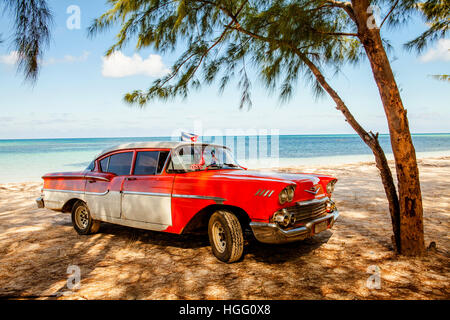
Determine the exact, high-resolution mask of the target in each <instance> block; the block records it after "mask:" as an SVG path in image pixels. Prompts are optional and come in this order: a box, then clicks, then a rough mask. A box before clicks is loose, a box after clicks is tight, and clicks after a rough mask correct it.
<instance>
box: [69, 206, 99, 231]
mask: <svg viewBox="0 0 450 320" xmlns="http://www.w3.org/2000/svg"><path fill="white" fill-rule="evenodd" d="M72 224H73V227H74V229H75V230H76V231H77V232H78V234H82V235H86V234H93V233H96V232H97V231H98V229H99V228H100V221H98V220H94V219H92V216H91V213H90V211H89V208H88V206H87V204H86V203H84V202H83V201H78V202H76V203H75V205H74V206H73V208H72Z"/></svg>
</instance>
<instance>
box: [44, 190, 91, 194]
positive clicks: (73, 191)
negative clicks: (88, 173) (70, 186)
mask: <svg viewBox="0 0 450 320" xmlns="http://www.w3.org/2000/svg"><path fill="white" fill-rule="evenodd" d="M42 191H50V192H64V193H79V194H83V193H84V191H77V190H57V189H42Z"/></svg>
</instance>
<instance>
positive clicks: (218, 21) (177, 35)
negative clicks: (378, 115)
mask: <svg viewBox="0 0 450 320" xmlns="http://www.w3.org/2000/svg"><path fill="white" fill-rule="evenodd" d="M108 3H109V5H110V7H111V8H110V9H109V10H108V11H107V12H106V13H105V14H103V15H102V16H101V17H99V18H98V19H96V20H95V21H94V23H93V24H92V25H91V27H90V28H89V33H90V34H91V35H94V34H96V33H98V32H99V31H102V30H106V29H108V28H110V27H111V26H112V25H115V24H120V25H121V29H120V31H119V33H118V34H117V38H116V39H117V41H116V42H115V43H114V44H113V45H112V46H111V48H109V50H108V51H107V53H106V54H107V55H109V54H111V53H112V52H114V51H116V50H120V49H122V48H123V46H124V45H126V44H128V43H129V42H130V41H133V42H135V46H136V48H137V49H142V48H146V47H152V48H154V49H155V50H157V51H159V52H166V51H174V50H175V49H179V48H184V49H185V50H184V52H183V53H182V54H181V55H180V57H179V58H178V60H177V61H176V62H175V63H174V65H173V66H172V70H171V73H170V74H168V75H167V76H164V77H162V78H160V79H157V80H156V81H154V83H153V84H152V86H151V87H150V88H149V89H148V90H146V91H141V90H136V91H133V92H130V93H128V94H126V96H125V101H127V102H129V103H137V104H139V105H141V106H142V105H144V104H146V103H147V102H148V101H150V100H152V99H161V100H167V99H171V98H174V97H177V96H180V97H186V96H187V95H188V93H189V92H190V90H193V89H198V88H200V87H201V86H202V85H204V84H211V83H212V82H213V81H215V80H217V81H218V83H219V87H220V90H221V91H223V90H224V88H225V87H226V86H227V85H228V84H229V81H230V79H232V78H233V77H237V78H238V86H239V88H240V90H241V99H240V107H241V108H242V107H244V106H250V105H251V100H250V89H251V82H250V78H249V76H248V69H250V68H251V69H252V70H258V71H259V76H260V79H262V80H263V82H264V83H265V84H266V86H267V88H269V89H271V90H278V92H279V94H280V98H281V99H282V100H286V99H289V98H290V97H291V96H292V93H293V88H294V85H295V83H296V82H297V80H298V78H299V77H305V78H306V79H307V81H308V83H310V84H312V87H313V89H314V91H315V93H316V94H320V93H321V92H322V88H321V86H320V85H319V84H318V83H317V82H316V79H315V77H314V76H313V74H312V73H311V71H310V69H309V68H308V67H307V66H306V65H305V63H304V58H308V59H310V60H312V61H315V62H317V63H321V64H324V65H325V64H326V65H329V66H332V67H333V68H335V69H336V70H339V68H340V67H341V66H342V64H344V63H345V62H351V63H356V62H358V60H359V59H360V57H361V48H360V45H359V42H358V41H357V40H356V39H354V38H352V37H351V36H337V35H334V34H333V32H337V31H339V32H343V31H345V32H346V31H351V30H348V27H347V26H348V25H350V19H349V18H348V16H347V15H346V14H344V13H343V12H340V11H339V10H337V9H336V8H334V7H330V6H327V5H326V4H325V1H286V0H276V1H267V0H263V1H248V0H218V1H213V0H180V1H168V0H165V1H164V0H148V1H144V0H109V1H108Z"/></svg>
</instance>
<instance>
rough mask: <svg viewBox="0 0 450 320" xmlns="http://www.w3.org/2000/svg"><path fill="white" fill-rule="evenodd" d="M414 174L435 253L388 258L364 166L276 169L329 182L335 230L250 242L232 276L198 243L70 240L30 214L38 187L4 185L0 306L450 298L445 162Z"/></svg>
mask: <svg viewBox="0 0 450 320" xmlns="http://www.w3.org/2000/svg"><path fill="white" fill-rule="evenodd" d="M419 165H420V174H421V184H422V191H423V198H424V201H423V203H424V224H425V242H426V245H427V246H428V245H429V244H430V243H431V242H435V244H436V247H435V248H431V249H429V250H427V253H426V255H425V256H423V257H419V258H407V257H402V256H398V255H396V254H395V253H394V252H393V250H392V245H391V241H390V237H391V235H392V231H391V224H390V217H389V213H388V209H387V203H386V199H385V197H384V192H383V189H382V185H381V182H380V179H379V176H378V173H377V170H376V168H375V166H374V164H373V163H371V162H365V163H358V164H347V165H339V166H334V167H332V166H327V167H295V168H288V169H287V168H285V169H282V170H283V171H293V172H296V171H297V172H300V171H304V172H320V173H327V174H332V175H334V176H336V177H337V178H339V182H338V184H337V185H336V191H335V194H334V199H335V201H336V203H337V206H338V208H339V210H340V213H341V216H340V218H339V220H338V221H337V222H336V224H335V226H334V228H333V229H332V230H331V231H326V232H323V233H322V234H320V235H318V236H315V237H313V238H311V239H307V240H304V241H300V242H297V243H291V244H286V245H264V244H261V243H258V242H256V241H255V240H251V239H250V240H249V241H248V243H247V245H246V247H245V251H244V254H245V255H244V257H243V259H242V261H240V262H238V263H234V264H231V265H228V264H224V263H221V262H219V261H218V260H217V259H216V258H215V257H214V256H213V255H212V254H211V252H210V247H209V244H208V240H207V237H205V236H178V235H170V234H164V233H158V232H150V231H145V230H137V229H132V228H127V227H122V226H116V225H112V224H107V223H102V226H101V228H100V232H99V233H98V234H96V235H92V236H79V235H78V234H77V233H76V232H75V231H74V230H73V228H72V225H71V219H70V215H69V214H62V213H58V212H53V211H50V210H48V209H37V208H36V206H35V202H34V199H35V198H36V197H37V196H39V193H40V192H39V191H40V188H41V182H30V183H9V184H3V185H0V298H8V297H9V298H14V297H16V298H37V299H449V298H450V277H449V276H450V263H449V262H450V260H449V250H450V239H449V230H450V229H449V227H450V223H449V222H450V220H449V215H450V193H449V189H450V157H441V158H426V159H421V160H420V161H419ZM72 265H75V266H78V267H79V270H80V279H81V282H80V287H79V288H69V287H71V286H70V284H69V287H68V282H67V280H68V277H69V276H71V274H68V273H67V271H68V267H69V266H72ZM70 270H73V269H69V271H70ZM377 272H378V273H377ZM375 273H377V274H379V277H378V278H377V277H376V274H375ZM377 279H379V280H380V281H379V282H377ZM368 284H369V285H368Z"/></svg>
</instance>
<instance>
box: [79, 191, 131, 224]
mask: <svg viewBox="0 0 450 320" xmlns="http://www.w3.org/2000/svg"><path fill="white" fill-rule="evenodd" d="M121 196H122V194H121V193H120V192H118V191H108V192H106V193H105V194H95V193H88V192H86V196H85V197H86V203H87V205H88V207H89V211H90V212H91V215H92V217H93V218H94V219H96V220H105V221H106V220H107V218H108V217H111V218H120V202H121Z"/></svg>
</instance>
